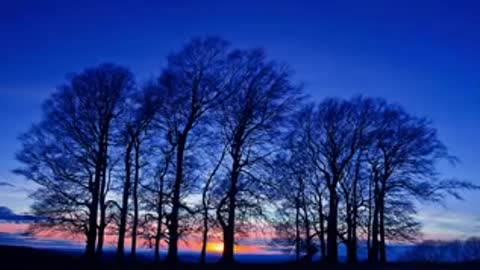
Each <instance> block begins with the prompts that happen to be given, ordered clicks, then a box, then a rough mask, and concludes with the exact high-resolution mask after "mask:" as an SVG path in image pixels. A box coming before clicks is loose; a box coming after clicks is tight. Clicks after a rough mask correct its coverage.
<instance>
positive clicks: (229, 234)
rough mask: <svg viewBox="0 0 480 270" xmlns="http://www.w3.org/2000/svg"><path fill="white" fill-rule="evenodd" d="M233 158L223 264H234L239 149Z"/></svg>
mask: <svg viewBox="0 0 480 270" xmlns="http://www.w3.org/2000/svg"><path fill="white" fill-rule="evenodd" d="M234 153H235V154H234V156H233V166H232V173H231V179H230V190H229V192H228V217H227V226H226V228H225V230H224V235H223V256H222V261H223V262H224V263H233V262H234V247H235V210H236V196H237V183H238V178H239V176H240V158H239V154H237V153H239V149H236V150H235V152H234Z"/></svg>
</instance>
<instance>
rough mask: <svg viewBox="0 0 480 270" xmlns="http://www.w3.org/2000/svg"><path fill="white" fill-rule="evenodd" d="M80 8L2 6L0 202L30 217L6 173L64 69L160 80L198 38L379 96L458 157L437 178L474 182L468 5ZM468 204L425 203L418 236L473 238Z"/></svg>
mask: <svg viewBox="0 0 480 270" xmlns="http://www.w3.org/2000/svg"><path fill="white" fill-rule="evenodd" d="M7 2H9V3H7ZM67 2H68V3H67ZM76 2H77V3H76V4H74V3H73V1H33V0H32V1H22V0H16V1H1V2H0V127H1V129H0V183H1V182H9V183H11V184H13V185H15V187H10V186H5V185H1V184H0V206H7V207H9V208H11V209H13V210H15V211H17V212H23V211H28V207H29V204H30V200H29V199H28V198H27V194H28V192H29V191H31V190H32V189H33V188H34V186H33V185H32V184H31V183H28V182H25V181H24V180H23V179H21V178H19V177H17V176H14V175H13V174H12V173H11V172H10V171H11V170H12V169H14V168H15V167H16V166H17V165H18V164H17V162H16V161H15V159H14V153H15V152H16V151H17V150H18V149H19V146H20V145H19V143H18V141H17V139H16V138H17V136H18V135H19V134H20V133H22V132H24V131H26V130H27V129H28V127H29V126H30V125H31V124H32V123H33V122H35V121H38V120H39V119H40V104H41V102H42V101H43V100H44V99H45V98H47V97H48V96H49V94H50V93H51V92H52V91H53V90H54V88H55V86H56V85H58V84H60V83H62V82H63V81H64V76H65V74H67V73H69V72H78V71H81V70H82V69H83V68H85V67H89V66H92V65H97V64H99V63H102V62H105V61H112V62H116V63H118V64H123V65H126V66H128V67H130V68H131V69H132V71H133V72H134V73H135V74H136V75H137V77H138V79H139V80H143V79H146V78H150V77H152V76H156V75H158V74H159V72H160V70H161V68H162V67H163V66H164V64H165V56H166V55H167V53H168V52H170V51H172V50H175V49H178V48H179V47H180V46H181V45H182V44H184V43H185V42H186V41H188V40H189V39H190V38H191V37H194V36H204V35H218V36H220V37H223V38H224V39H226V40H228V41H230V42H231V43H232V45H233V46H235V47H242V48H246V47H255V46H262V47H264V48H265V49H266V51H267V53H268V55H269V56H271V57H272V58H274V59H278V60H281V61H284V62H287V63H289V64H290V65H291V66H292V67H293V69H294V70H295V79H296V80H297V81H298V82H301V83H303V84H304V85H305V91H306V92H307V93H308V94H310V95H311V97H312V99H314V100H320V99H321V98H323V97H325V96H341V97H350V96H352V95H355V94H363V95H366V96H381V97H384V98H386V99H387V100H389V101H391V102H397V103H400V104H402V105H404V106H405V108H406V109H407V110H408V111H410V112H411V113H413V114H416V115H421V116H426V117H428V118H430V119H432V120H433V121H434V126H435V127H436V128H437V129H438V131H439V134H440V138H441V139H442V140H443V142H444V143H445V144H446V145H447V146H448V148H449V149H450V151H451V153H452V154H454V155H456V156H458V158H459V159H460V161H461V163H460V164H458V165H457V166H455V167H451V166H449V165H447V164H440V167H439V168H440V171H441V172H442V173H443V175H444V176H445V177H447V178H450V177H455V178H459V179H462V180H471V181H473V182H475V183H477V184H480V168H479V165H480V161H479V160H480V159H479V158H478V153H480V6H479V4H475V1H471V2H468V1H458V0H455V1H441V0H438V1H298V0H297V1H249V0H244V1H237V2H235V1H76ZM333 2H336V4H334V3H333ZM393 2H396V4H392V3H393ZM418 2H421V3H418ZM465 198H466V200H465V201H460V202H458V201H453V200H448V201H447V203H446V206H434V205H429V206H422V207H421V208H420V209H421V211H420V214H419V217H420V219H421V220H422V221H424V225H425V227H424V232H425V233H426V234H427V235H431V236H432V237H445V238H452V237H464V236H466V235H473V234H476V235H480V207H479V205H480V192H476V193H474V192H469V193H466V194H465Z"/></svg>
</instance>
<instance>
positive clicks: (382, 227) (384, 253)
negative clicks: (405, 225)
mask: <svg viewBox="0 0 480 270" xmlns="http://www.w3.org/2000/svg"><path fill="white" fill-rule="evenodd" d="M379 210H380V211H379V213H378V214H379V218H380V245H379V249H380V262H381V263H386V262H387V250H386V246H385V222H384V220H385V197H384V194H382V195H381V196H380V209H379Z"/></svg>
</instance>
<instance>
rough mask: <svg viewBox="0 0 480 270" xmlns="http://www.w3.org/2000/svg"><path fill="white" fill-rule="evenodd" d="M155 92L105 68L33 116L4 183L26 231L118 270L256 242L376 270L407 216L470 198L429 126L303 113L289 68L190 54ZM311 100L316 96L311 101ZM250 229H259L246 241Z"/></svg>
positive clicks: (363, 109) (377, 102) (326, 105)
mask: <svg viewBox="0 0 480 270" xmlns="http://www.w3.org/2000/svg"><path fill="white" fill-rule="evenodd" d="M167 60H168V61H167V64H166V67H165V68H164V69H163V70H162V72H161V73H160V74H159V75H158V77H156V78H153V79H150V80H147V81H145V82H138V81H136V79H135V76H134V75H133V74H132V72H131V71H130V70H129V69H128V68H126V67H124V66H120V65H116V64H110V63H107V64H101V65H98V66H95V67H92V68H87V69H85V70H84V71H82V72H80V73H77V74H73V75H70V76H69V77H68V78H67V80H66V82H65V83H63V84H62V85H60V86H59V87H58V88H57V89H56V91H55V92H54V93H53V94H52V95H51V97H50V98H49V99H48V100H47V101H46V102H45V103H44V104H43V107H42V109H43V117H42V120H41V121H40V122H38V123H36V124H34V125H33V126H32V127H31V129H30V130H29V131H28V132H26V133H25V134H23V135H21V136H20V141H21V143H22V147H21V150H20V151H19V152H18V153H17V159H18V160H19V161H20V162H21V164H22V166H21V167H20V168H18V169H16V170H15V172H16V173H18V174H20V175H23V176H24V177H25V178H27V179H29V180H32V181H34V182H35V183H37V184H38V186H39V188H38V189H37V190H36V191H35V192H34V193H33V194H32V195H31V196H32V198H33V199H34V203H33V205H32V210H33V212H34V214H35V215H36V216H38V217H41V218H40V219H39V220H38V221H37V222H36V223H35V224H34V225H33V227H32V228H33V229H34V230H36V229H38V230H43V229H53V230H60V231H63V232H72V233H75V234H80V235H84V236H85V239H86V247H85V253H86V255H87V256H89V257H91V258H96V257H98V256H101V254H102V251H103V247H104V244H105V236H106V235H114V236H115V239H117V245H116V246H117V249H116V257H117V259H118V260H120V261H121V260H124V257H125V249H126V247H125V239H127V238H130V239H131V247H130V250H131V253H130V256H132V258H135V256H136V248H137V246H138V245H139V242H140V243H147V244H148V245H149V246H150V247H152V248H154V250H155V260H156V261H159V260H160V249H161V248H162V246H167V250H168V255H167V259H166V260H167V261H168V262H177V261H178V260H179V258H178V245H179V241H181V240H182V239H186V240H187V241H188V238H189V237H196V238H198V239H200V240H201V243H202V245H201V255H200V257H201V262H205V257H206V252H207V246H208V245H207V244H208V241H211V240H212V239H213V238H215V237H218V238H219V239H221V241H222V242H223V254H222V261H223V262H226V263H231V262H233V261H234V253H235V252H234V251H235V244H236V243H237V242H238V239H240V238H242V237H245V236H246V235H247V234H248V232H249V231H252V230H255V229H259V227H263V229H265V230H267V231H269V234H271V235H272V237H271V238H272V240H271V242H272V244H278V245H281V246H283V247H287V248H292V250H293V251H294V254H295V255H296V258H297V260H306V261H310V260H311V259H312V257H313V255H315V254H317V253H320V255H321V258H322V260H325V261H326V262H329V263H336V262H338V260H339V258H338V257H339V255H338V246H339V245H341V244H343V245H345V247H346V249H347V261H348V262H356V261H357V260H358V250H359V246H360V245H361V244H363V243H364V242H366V245H367V248H368V258H369V261H371V262H386V261H387V252H386V245H387V242H388V241H408V240H412V239H414V238H415V237H416V236H417V235H418V234H419V230H420V224H419V223H418V222H417V220H416V219H415V213H416V205H417V202H441V201H442V200H443V199H444V198H445V196H446V195H452V196H454V197H457V198H460V194H459V193H458V191H459V190H462V189H474V188H476V186H474V185H473V184H471V183H469V182H465V181H457V180H444V179H442V178H441V175H439V173H438V171H437V169H436V167H437V164H438V163H439V162H444V161H447V162H452V163H455V162H456V158H455V157H453V156H451V155H450V154H449V153H448V151H447V149H446V147H445V145H444V144H443V143H442V142H441V141H440V139H439V138H438V135H437V132H436V130H435V128H434V127H433V125H432V123H431V122H430V121H429V120H428V119H425V118H422V117H417V116H414V115H411V114H410V113H408V112H407V111H405V110H404V109H403V107H401V106H400V105H396V104H392V103H388V102H387V101H385V100H384V99H381V98H370V97H361V96H358V97H353V98H350V99H343V98H326V99H324V100H322V101H319V102H313V101H311V100H310V99H309V98H308V97H307V96H306V95H305V94H303V92H302V89H301V87H300V85H298V84H296V83H294V81H293V79H292V70H291V68H290V67H289V66H288V65H286V64H283V63H280V62H278V61H275V60H271V59H269V58H268V57H267V56H266V54H265V52H264V51H263V50H262V49H257V48H254V49H236V48H232V47H231V46H230V45H229V44H228V43H227V42H225V41H224V40H222V39H219V38H196V39H192V40H191V41H190V42H189V43H187V44H186V45H185V46H184V47H182V48H181V49H180V50H178V51H175V52H173V53H171V54H170V55H169V56H168V58H167ZM319 91H320V90H319ZM260 229H262V228H260Z"/></svg>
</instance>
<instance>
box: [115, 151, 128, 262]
mask: <svg viewBox="0 0 480 270" xmlns="http://www.w3.org/2000/svg"><path fill="white" fill-rule="evenodd" d="M131 152H132V145H131V144H128V146H127V150H126V152H125V182H124V183H123V195H122V208H121V209H120V226H119V228H118V241H117V254H116V256H117V259H118V260H123V258H124V255H125V252H124V250H125V233H126V230H127V215H128V198H129V197H130V186H131V162H130V158H131Z"/></svg>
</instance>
